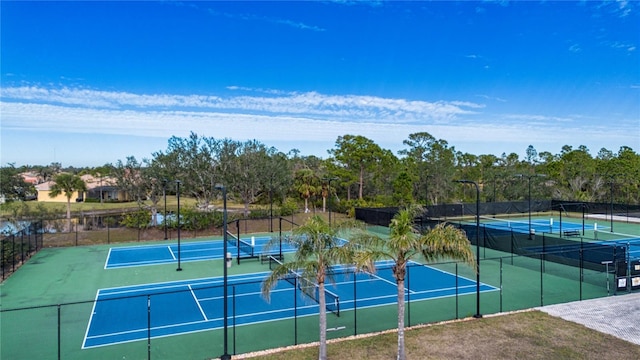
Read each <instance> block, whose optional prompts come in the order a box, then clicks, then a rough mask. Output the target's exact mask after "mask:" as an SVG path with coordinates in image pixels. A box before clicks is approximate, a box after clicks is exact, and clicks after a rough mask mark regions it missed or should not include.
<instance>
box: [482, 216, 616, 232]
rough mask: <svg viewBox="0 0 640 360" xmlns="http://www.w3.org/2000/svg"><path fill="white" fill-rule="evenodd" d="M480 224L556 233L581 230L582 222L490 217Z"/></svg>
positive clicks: (522, 230)
mask: <svg viewBox="0 0 640 360" xmlns="http://www.w3.org/2000/svg"><path fill="white" fill-rule="evenodd" d="M482 225H484V226H486V227H488V228H492V229H499V230H504V229H510V230H513V231H516V232H522V233H528V232H529V226H531V229H532V230H535V232H537V233H555V234H558V233H560V231H568V230H582V228H583V226H582V224H578V223H571V222H567V221H563V222H562V224H560V223H559V222H557V221H553V220H552V219H536V220H532V221H531V225H529V222H528V221H526V220H506V219H492V218H483V220H482ZM598 229H599V230H601V231H604V230H606V229H607V228H606V227H598ZM585 230H593V226H592V227H591V228H589V227H585Z"/></svg>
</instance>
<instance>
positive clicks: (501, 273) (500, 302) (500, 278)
mask: <svg viewBox="0 0 640 360" xmlns="http://www.w3.org/2000/svg"><path fill="white" fill-rule="evenodd" d="M500 312H502V258H500Z"/></svg>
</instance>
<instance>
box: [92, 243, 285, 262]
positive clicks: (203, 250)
mask: <svg viewBox="0 0 640 360" xmlns="http://www.w3.org/2000/svg"><path fill="white" fill-rule="evenodd" d="M270 240H271V237H268V236H260V237H250V238H247V239H241V240H240V254H241V257H242V256H247V257H251V256H253V255H254V254H262V253H264V250H263V249H264V248H265V246H266V245H267V243H268V242H269V241H270ZM237 244H238V241H237V238H235V237H233V238H232V237H231V236H230V237H229V241H228V244H227V251H228V252H230V253H231V255H232V256H233V257H234V258H236V257H237V254H238V245H237ZM279 246H280V245H278V246H276V247H273V248H271V249H270V252H278V251H279V249H280V248H279ZM223 249H224V243H223V242H222V241H220V240H211V241H198V242H184V243H182V244H180V245H178V244H177V243H175V242H172V243H170V244H166V245H165V244H160V245H143V246H127V247H114V248H111V249H109V254H108V256H107V261H106V262H105V266H104V268H105V269H116V268H124V267H132V266H145V265H158V264H170V263H177V262H178V258H180V261H181V262H189V261H203V260H214V259H222V258H223V256H222V254H223ZM293 251H295V249H294V248H293V247H291V246H289V245H287V244H284V243H283V244H282V252H283V253H288V252H293Z"/></svg>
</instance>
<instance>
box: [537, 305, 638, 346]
mask: <svg viewBox="0 0 640 360" xmlns="http://www.w3.org/2000/svg"><path fill="white" fill-rule="evenodd" d="M537 309H538V310H540V311H544V312H546V313H547V314H549V315H552V316H556V317H560V318H562V319H565V320H568V321H572V322H575V323H578V324H582V325H584V326H586V327H588V328H591V329H594V330H597V331H600V332H603V333H606V334H610V335H613V336H616V337H618V338H620V339H623V340H626V341H629V342H631V343H634V344H637V345H640V293H632V294H624V295H616V296H609V297H605V298H599V299H592V300H584V301H576V302H571V303H566V304H557V305H549V306H543V307H539V308H537Z"/></svg>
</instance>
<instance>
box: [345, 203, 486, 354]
mask: <svg viewBox="0 0 640 360" xmlns="http://www.w3.org/2000/svg"><path fill="white" fill-rule="evenodd" d="M421 212H422V208H421V207H419V206H416V205H410V206H407V207H406V208H403V209H401V210H400V211H399V212H398V213H397V214H396V215H395V216H394V217H393V219H391V224H390V225H389V236H388V238H382V237H380V236H378V235H374V234H370V233H364V232H360V233H359V234H357V235H355V236H353V237H352V238H351V242H350V246H349V247H352V248H354V249H356V253H355V255H354V263H355V267H356V269H358V270H363V271H367V272H371V273H373V272H375V270H376V269H375V262H376V261H378V260H391V261H393V262H394V266H393V276H394V277H395V279H396V283H397V285H398V356H397V358H398V360H405V359H406V354H405V345H404V316H405V304H404V296H405V286H404V280H405V276H406V273H407V263H408V262H409V261H410V260H412V259H414V258H419V257H423V258H424V259H425V260H426V261H434V260H438V259H440V258H450V259H455V260H462V261H464V262H466V263H467V264H469V265H472V266H473V265H474V264H475V260H474V256H473V251H472V250H471V243H470V242H469V239H467V236H466V234H465V233H464V231H462V230H459V229H457V228H455V227H453V226H451V225H446V224H445V223H442V224H439V225H437V226H436V227H434V228H433V229H430V230H429V231H427V232H426V233H425V234H420V232H419V231H418V229H417V228H416V226H415V223H414V219H415V217H416V216H417V215H419V214H420V213H421ZM474 268H475V267H474Z"/></svg>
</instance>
